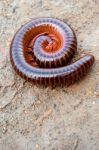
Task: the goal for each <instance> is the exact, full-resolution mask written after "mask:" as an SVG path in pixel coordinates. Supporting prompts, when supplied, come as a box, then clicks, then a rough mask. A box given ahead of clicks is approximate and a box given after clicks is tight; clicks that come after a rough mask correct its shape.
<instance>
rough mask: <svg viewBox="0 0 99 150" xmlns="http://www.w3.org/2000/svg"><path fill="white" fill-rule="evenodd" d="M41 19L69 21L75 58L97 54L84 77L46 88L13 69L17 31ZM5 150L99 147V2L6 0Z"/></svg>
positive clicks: (0, 8)
mask: <svg viewBox="0 0 99 150" xmlns="http://www.w3.org/2000/svg"><path fill="white" fill-rule="evenodd" d="M37 17H55V18H58V19H61V20H63V21H64V22H68V23H69V24H70V25H71V26H72V27H73V29H74V30H75V32H76V35H77V39H78V54H77V55H76V56H75V58H76V59H77V58H78V57H80V56H82V55H83V54H85V53H91V54H93V55H94V56H95V58H96V61H95V64H94V66H93V68H92V70H91V71H90V72H89V73H88V75H87V76H86V77H85V78H84V79H83V80H80V81H78V82H77V83H75V84H74V85H72V86H70V87H68V88H67V87H63V88H60V87H57V88H55V89H51V88H49V87H47V88H44V87H40V86H34V85H32V84H31V83H28V82H26V81H25V80H23V79H21V78H20V77H19V76H18V75H17V74H16V73H15V71H14V70H13V69H12V66H11V63H10V59H9V49H10V43H11V40H12V38H13V35H14V33H15V32H16V31H17V30H18V29H19V28H20V27H21V25H23V24H24V23H26V22H28V21H29V20H31V19H34V18H37ZM0 150H99V0H0Z"/></svg>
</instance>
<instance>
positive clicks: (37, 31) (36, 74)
mask: <svg viewBox="0 0 99 150" xmlns="http://www.w3.org/2000/svg"><path fill="white" fill-rule="evenodd" d="M76 50H77V39H76V35H75V33H74V31H73V30H72V29H71V28H70V27H69V26H68V25H67V24H65V23H64V22H62V21H60V20H58V19H54V18H39V19H35V20H32V21H30V22H28V23H27V24H25V25H24V26H22V27H21V29H19V31H18V32H17V33H16V34H15V36H14V38H13V40H12V43H11V48H10V58H11V63H12V66H13V67H14V69H15V70H16V72H17V73H18V74H19V75H20V76H21V77H23V78H24V79H26V80H28V81H31V82H34V83H38V84H44V85H52V86H56V85H63V84H64V85H69V84H71V83H74V81H76V80H78V79H79V78H81V77H82V76H83V75H85V74H86V72H87V71H88V70H89V68H90V67H91V66H92V64H93V63H94V56H93V55H90V54H89V55H85V56H84V57H82V58H80V59H79V60H77V61H75V62H74V63H72V64H68V63H69V62H70V60H71V59H72V57H73V55H74V54H75V52H76Z"/></svg>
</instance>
